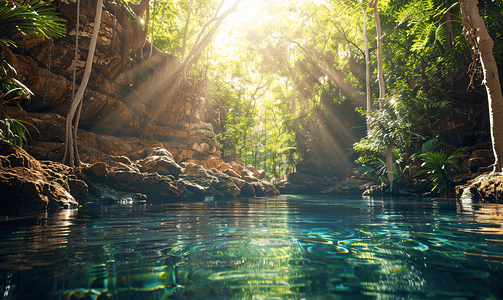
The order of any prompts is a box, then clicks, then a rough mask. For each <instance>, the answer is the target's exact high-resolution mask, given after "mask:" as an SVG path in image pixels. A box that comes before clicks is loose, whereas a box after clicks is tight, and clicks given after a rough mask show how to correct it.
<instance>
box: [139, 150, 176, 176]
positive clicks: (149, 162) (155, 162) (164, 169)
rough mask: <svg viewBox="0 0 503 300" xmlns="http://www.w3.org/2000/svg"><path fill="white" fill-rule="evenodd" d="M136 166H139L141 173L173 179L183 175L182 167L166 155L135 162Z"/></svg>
mask: <svg viewBox="0 0 503 300" xmlns="http://www.w3.org/2000/svg"><path fill="white" fill-rule="evenodd" d="M136 164H138V165H139V166H140V171H141V172H148V173H157V174H160V175H173V176H175V177H178V175H180V174H182V173H183V170H182V167H180V165H178V164H177V163H176V162H175V161H174V160H173V158H172V157H170V156H167V155H161V156H158V155H154V156H148V157H146V158H144V159H140V160H138V161H136Z"/></svg>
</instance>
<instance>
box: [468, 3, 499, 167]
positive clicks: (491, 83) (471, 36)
mask: <svg viewBox="0 0 503 300" xmlns="http://www.w3.org/2000/svg"><path fill="white" fill-rule="evenodd" d="M478 2H479V1H478V0H459V4H460V6H461V13H462V17H463V23H464V28H463V33H464V35H465V37H466V38H467V39H468V41H469V42H470V44H472V46H473V48H472V50H473V51H475V52H477V53H478V56H479V58H480V62H481V64H482V69H483V74H484V85H485V87H486V91H487V102H488V106H489V122H490V129H491V141H492V148H493V152H494V169H493V172H498V173H501V172H502V162H501V160H502V155H503V118H502V116H503V97H502V93H501V84H500V81H499V75H498V66H497V64H496V61H495V59H494V55H493V46H494V41H493V39H492V38H491V36H490V35H489V32H488V31H487V27H486V25H485V23H484V20H483V19H482V17H481V16H480V14H479V8H478V6H477V5H478Z"/></svg>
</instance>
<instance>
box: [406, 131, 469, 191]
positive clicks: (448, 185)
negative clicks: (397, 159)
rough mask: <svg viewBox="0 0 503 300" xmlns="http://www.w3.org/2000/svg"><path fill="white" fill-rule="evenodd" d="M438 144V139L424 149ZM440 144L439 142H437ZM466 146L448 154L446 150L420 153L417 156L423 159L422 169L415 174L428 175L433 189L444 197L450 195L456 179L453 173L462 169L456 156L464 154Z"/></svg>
mask: <svg viewBox="0 0 503 300" xmlns="http://www.w3.org/2000/svg"><path fill="white" fill-rule="evenodd" d="M435 144H437V141H436V140H432V142H430V143H428V144H427V146H426V147H423V149H427V148H429V147H433V146H434V145H435ZM437 145H438V144H437ZM465 149H466V147H461V148H458V149H456V151H454V152H453V153H451V154H447V153H446V152H445V151H444V150H442V149H441V150H438V151H427V152H424V153H421V154H418V155H417V157H418V158H419V159H420V160H422V161H423V164H422V165H421V170H419V171H418V172H417V173H416V174H415V175H414V176H421V175H422V174H426V175H428V179H429V180H430V181H431V183H432V185H433V188H432V189H431V190H432V191H435V190H436V191H437V192H438V193H440V195H441V196H442V197H450V196H451V195H452V194H453V191H454V180H453V178H452V175H453V174H454V171H456V170H458V171H459V170H460V168H459V166H458V165H457V164H456V163H455V162H454V159H455V158H458V157H462V156H464V154H463V151H464V150H465Z"/></svg>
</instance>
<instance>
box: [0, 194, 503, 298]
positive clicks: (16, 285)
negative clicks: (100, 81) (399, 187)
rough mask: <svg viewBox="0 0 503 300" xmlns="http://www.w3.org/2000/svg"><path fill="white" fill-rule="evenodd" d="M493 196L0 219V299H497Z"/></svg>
mask: <svg viewBox="0 0 503 300" xmlns="http://www.w3.org/2000/svg"><path fill="white" fill-rule="evenodd" d="M502 213H503V206H502V205H498V204H485V203H484V204H481V203H472V202H471V200H466V199H463V200H458V201H455V200H414V201H411V200H403V199H395V200H393V199H385V200H382V199H372V198H365V199H363V200H362V199H334V198H319V197H298V196H297V197H294V196H282V197H278V198H261V199H235V200H227V201H205V202H189V203H172V204H164V205H150V204H146V205H86V206H84V207H81V208H79V209H78V210H64V211H58V212H55V213H45V214H42V215H36V216H28V217H18V218H17V219H12V217H10V219H7V220H4V221H0V226H1V227H0V228H1V232H0V295H2V296H3V298H4V299H503V232H502V226H501V225H502V224H503V214H502Z"/></svg>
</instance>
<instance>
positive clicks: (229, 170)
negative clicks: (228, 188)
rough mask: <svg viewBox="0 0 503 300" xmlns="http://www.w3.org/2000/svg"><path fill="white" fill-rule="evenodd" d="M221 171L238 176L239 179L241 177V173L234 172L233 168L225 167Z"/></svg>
mask: <svg viewBox="0 0 503 300" xmlns="http://www.w3.org/2000/svg"><path fill="white" fill-rule="evenodd" d="M222 173H224V174H227V175H229V176H231V177H235V178H240V179H241V178H242V177H241V175H239V174H238V173H236V172H235V171H234V170H233V169H225V170H223V171H222Z"/></svg>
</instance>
